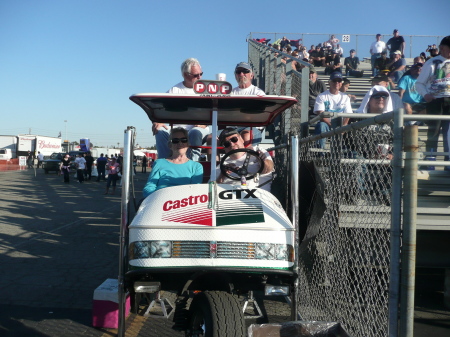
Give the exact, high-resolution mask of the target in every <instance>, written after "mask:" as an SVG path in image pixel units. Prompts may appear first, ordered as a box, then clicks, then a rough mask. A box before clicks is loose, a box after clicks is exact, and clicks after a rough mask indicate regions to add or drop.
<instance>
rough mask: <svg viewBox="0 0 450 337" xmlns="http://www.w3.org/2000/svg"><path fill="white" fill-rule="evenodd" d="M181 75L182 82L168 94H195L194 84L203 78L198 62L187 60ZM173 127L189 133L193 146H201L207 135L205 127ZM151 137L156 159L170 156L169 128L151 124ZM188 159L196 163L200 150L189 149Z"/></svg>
mask: <svg viewBox="0 0 450 337" xmlns="http://www.w3.org/2000/svg"><path fill="white" fill-rule="evenodd" d="M181 75H182V76H183V81H182V82H180V83H178V84H176V85H174V86H173V87H172V88H170V89H169V91H167V92H168V93H170V94H180V95H185V94H195V92H194V89H193V88H194V82H195V81H197V80H199V79H201V78H202V76H203V72H202V67H201V65H200V62H199V61H198V60H197V59H195V58H188V59H186V60H185V61H184V62H183V63H182V64H181ZM174 127H182V128H184V129H186V130H188V131H189V144H190V145H193V146H201V145H202V144H203V143H204V140H205V137H206V136H207V135H208V134H209V128H208V126H207V125H185V124H177V125H174ZM152 131H153V135H154V136H155V138H156V150H157V151H158V158H167V157H168V156H169V155H170V149H169V146H168V145H167V144H168V141H169V126H168V125H166V124H164V123H153V126H152ZM188 157H189V158H190V159H192V160H194V161H198V159H199V157H200V149H189V151H188Z"/></svg>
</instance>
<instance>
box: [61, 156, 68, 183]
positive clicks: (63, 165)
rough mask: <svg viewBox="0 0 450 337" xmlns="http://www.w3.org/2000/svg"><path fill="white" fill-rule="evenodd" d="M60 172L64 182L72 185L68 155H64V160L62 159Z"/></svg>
mask: <svg viewBox="0 0 450 337" xmlns="http://www.w3.org/2000/svg"><path fill="white" fill-rule="evenodd" d="M59 170H60V171H61V174H62V175H63V176H64V182H65V183H70V156H69V154H68V153H66V154H65V155H64V158H63V159H61V164H60V166H59Z"/></svg>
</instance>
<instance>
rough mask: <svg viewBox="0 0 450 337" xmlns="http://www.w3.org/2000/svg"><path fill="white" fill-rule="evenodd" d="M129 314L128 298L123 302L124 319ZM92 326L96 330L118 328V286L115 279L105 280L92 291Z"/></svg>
mask: <svg viewBox="0 0 450 337" xmlns="http://www.w3.org/2000/svg"><path fill="white" fill-rule="evenodd" d="M129 313H130V296H128V295H127V299H126V302H125V317H126V316H128V314H129ZM92 325H93V326H94V327H96V328H109V329H117V328H118V327H119V286H118V281H117V280H116V279H111V278H109V279H107V280H106V281H105V282H103V283H102V284H101V285H100V286H99V287H98V288H97V289H95V291H94V301H93V304H92Z"/></svg>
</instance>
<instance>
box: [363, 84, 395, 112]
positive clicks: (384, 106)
mask: <svg viewBox="0 0 450 337" xmlns="http://www.w3.org/2000/svg"><path fill="white" fill-rule="evenodd" d="M381 101H384V102H381ZM393 110H395V109H394V108H393V103H392V98H391V93H390V92H389V90H387V89H386V87H384V86H382V85H374V86H373V87H372V88H371V89H370V90H369V91H368V92H367V93H366V94H365V95H364V98H363V100H362V102H361V105H360V106H359V108H358V110H356V112H357V113H386V112H390V111H393Z"/></svg>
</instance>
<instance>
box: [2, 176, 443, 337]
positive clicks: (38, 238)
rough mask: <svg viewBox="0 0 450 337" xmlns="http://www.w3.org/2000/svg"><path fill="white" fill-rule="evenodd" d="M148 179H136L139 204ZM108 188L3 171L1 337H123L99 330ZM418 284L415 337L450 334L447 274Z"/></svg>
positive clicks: (114, 227) (111, 267)
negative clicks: (96, 299)
mask: <svg viewBox="0 0 450 337" xmlns="http://www.w3.org/2000/svg"><path fill="white" fill-rule="evenodd" d="M147 176H148V174H141V173H138V174H136V175H135V176H134V182H135V195H136V199H137V200H139V199H140V198H141V191H142V188H143V186H144V184H145V182H146V180H147ZM105 185H106V183H105V182H96V181H87V182H85V183H83V184H79V183H77V182H76V180H75V178H74V177H73V175H72V176H71V182H70V184H65V183H64V182H63V178H62V177H61V176H58V175H56V174H44V172H43V170H42V169H38V170H36V171H35V170H32V169H30V170H24V171H6V172H0V192H1V193H0V289H1V291H0V336H2V337H32V336H33V337H61V336H64V337H78V336H92V337H97V336H99V337H106V336H115V335H116V333H117V330H114V329H98V328H93V327H92V311H91V310H92V298H93V292H94V290H95V289H96V288H97V287H98V286H99V285H100V284H101V283H102V282H103V281H104V280H106V279H107V278H117V275H118V254H119V224H120V193H121V189H120V188H118V189H117V190H116V195H104V194H103V193H104V191H105ZM418 280H419V281H418V285H421V287H422V288H421V289H422V290H420V291H418V292H416V299H417V301H416V309H417V310H416V324H415V336H430V335H433V336H448V335H450V314H449V311H448V310H446V309H445V308H444V307H443V304H442V303H441V302H442V297H440V294H442V287H443V285H442V283H443V275H442V273H440V272H439V271H438V270H430V271H419V272H418ZM260 306H262V307H263V309H264V310H263V311H264V312H265V313H266V314H267V316H268V317H269V321H271V322H283V321H286V320H288V318H289V317H288V315H289V308H288V307H287V305H286V303H281V302H279V301H268V300H265V301H264V302H261V303H260ZM265 319H267V317H266V318H265ZM254 322H256V320H254ZM258 322H262V321H261V320H258ZM171 326H172V322H171V321H168V320H165V319H161V318H152V319H150V318H149V319H146V318H144V317H142V316H139V315H130V316H129V317H128V318H127V334H126V336H127V337H137V336H140V337H143V336H184V334H183V333H180V332H176V331H173V330H172V329H171Z"/></svg>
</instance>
